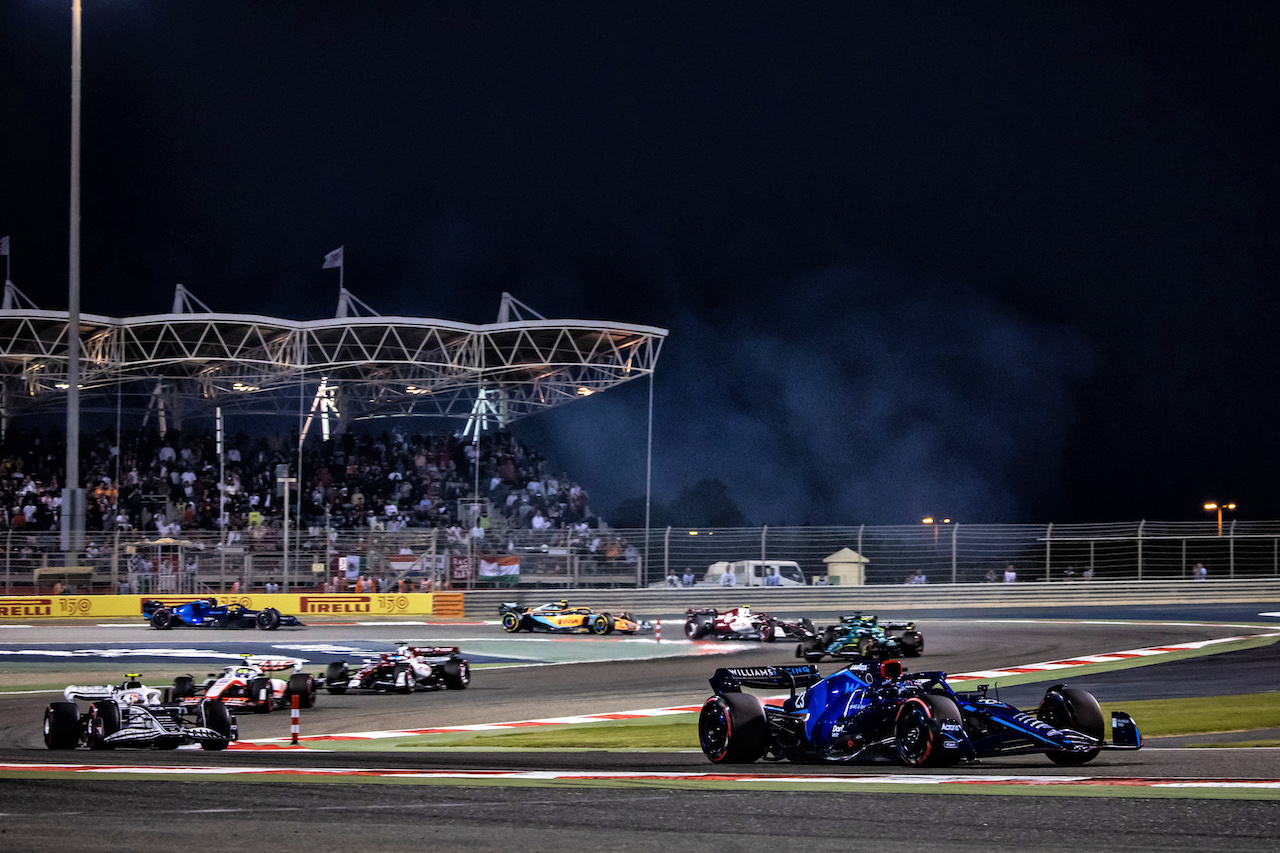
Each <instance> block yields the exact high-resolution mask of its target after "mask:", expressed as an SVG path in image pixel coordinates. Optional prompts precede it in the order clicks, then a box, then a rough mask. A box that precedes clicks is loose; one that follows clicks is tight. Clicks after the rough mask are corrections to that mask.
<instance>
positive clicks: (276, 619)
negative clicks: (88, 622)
mask: <svg viewBox="0 0 1280 853" xmlns="http://www.w3.org/2000/svg"><path fill="white" fill-rule="evenodd" d="M142 616H143V618H145V619H146V620H147V621H148V622H150V623H151V627H152V628H156V629H158V630H161V631H165V630H168V629H169V628H260V629H261V630H263V631H274V630H275V629H277V628H279V627H280V626H281V625H285V626H288V627H290V628H300V627H302V623H301V622H299V621H298V617H297V616H285V615H284V614H282V613H281V612H280V611H279V610H276V609H275V608H274V607H264V608H262V609H261V610H250V609H249V608H247V607H245V606H244V605H243V604H221V605H220V604H218V599H216V598H197V599H194V600H192V601H188V602H187V603H186V604H179V605H177V606H176V607H170V606H166V605H165V604H164V602H161V601H156V600H154V599H148V600H146V601H144V602H142Z"/></svg>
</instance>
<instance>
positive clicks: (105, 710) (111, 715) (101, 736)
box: [85, 702, 120, 749]
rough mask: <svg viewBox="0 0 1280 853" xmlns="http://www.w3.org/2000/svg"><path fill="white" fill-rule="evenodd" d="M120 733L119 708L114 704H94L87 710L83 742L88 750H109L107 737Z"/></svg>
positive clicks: (109, 745)
mask: <svg viewBox="0 0 1280 853" xmlns="http://www.w3.org/2000/svg"><path fill="white" fill-rule="evenodd" d="M118 731H120V706H119V705H117V704H116V703H115V702H94V703H93V707H91V708H90V709H89V724H88V726H87V728H86V729H85V742H86V743H87V744H88V745H89V748H90V749H111V748H112V744H109V743H107V737H108V736H109V735H113V734H115V733H116V732H118Z"/></svg>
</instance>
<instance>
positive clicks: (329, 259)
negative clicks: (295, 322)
mask: <svg viewBox="0 0 1280 853" xmlns="http://www.w3.org/2000/svg"><path fill="white" fill-rule="evenodd" d="M5 239H6V240H7V239H8V238H7V237H6V238H5ZM344 248H346V247H345V246H339V247H338V248H336V249H334V250H333V251H332V252H330V253H329V254H327V255H325V256H324V266H322V267H321V268H320V269H322V270H327V269H332V268H334V267H341V266H342V250H343V249H344Z"/></svg>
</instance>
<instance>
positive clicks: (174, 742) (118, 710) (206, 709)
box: [44, 674, 237, 750]
mask: <svg viewBox="0 0 1280 853" xmlns="http://www.w3.org/2000/svg"><path fill="white" fill-rule="evenodd" d="M139 677H140V676H138V675H136V674H129V675H126V676H125V680H124V682H122V683H121V684H119V685H110V684H107V685H71V686H70V687H68V688H67V689H66V690H64V691H62V695H63V698H64V700H65V701H62V702H50V703H49V707H48V708H46V709H45V712H44V743H45V746H47V747H48V748H49V749H75V748H76V747H80V746H85V747H88V748H89V749H115V748H116V747H133V748H140V749H148V748H150V749H177V748H178V747H179V746H182V745H184V744H191V743H198V744H200V748H201V749H209V750H219V749H226V748H227V746H228V745H230V744H231V742H232V741H234V740H236V737H237V727H236V718H235V717H234V716H233V715H232V714H231V712H230V711H229V710H227V706H226V705H224V704H223V703H221V702H219V701H218V700H216V699H209V700H206V701H204V702H201V703H200V704H199V705H198V706H196V707H194V708H184V707H183V706H182V705H180V704H176V703H172V702H166V701H165V700H166V699H168V698H169V697H168V696H167V695H166V694H167V693H168V691H167V690H160V689H158V688H155V687H147V686H145V685H144V684H143V683H142V682H141V681H139V680H138V678H139ZM80 702H87V703H88V710H87V711H83V712H82V711H81V710H80V705H79V703H80ZM188 714H191V715H193V716H194V718H195V719H194V721H188V719H187V716H188Z"/></svg>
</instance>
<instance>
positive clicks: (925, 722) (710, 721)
mask: <svg viewBox="0 0 1280 853" xmlns="http://www.w3.org/2000/svg"><path fill="white" fill-rule="evenodd" d="M711 686H712V689H713V690H714V691H715V695H714V696H712V697H711V698H709V699H707V701H706V702H705V703H704V704H703V706H702V712H701V714H700V715H699V718H698V738H699V741H700V742H701V746H702V751H703V753H704V754H705V755H706V756H707V758H709V759H711V761H713V762H715V763H717V764H749V763H751V762H753V761H756V760H758V759H761V758H764V759H766V760H769V761H781V760H784V759H786V760H790V761H798V762H805V763H811V762H818V761H838V762H844V761H900V762H902V763H903V764H907V765H911V766H914V767H926V766H939V765H947V764H957V763H959V762H961V761H974V760H977V759H981V758H987V757H990V756H997V755H1022V754H1027V753H1043V754H1044V755H1045V756H1047V757H1048V758H1049V760H1050V761H1052V762H1054V763H1056V764H1065V765H1079V764H1084V763H1086V762H1088V761H1091V760H1092V759H1093V758H1094V757H1095V756H1097V754H1098V753H1099V752H1100V751H1102V750H1104V749H1139V748H1140V747H1141V746H1142V736H1141V735H1140V734H1139V733H1138V727H1137V725H1136V724H1135V723H1134V722H1133V719H1132V718H1131V717H1130V716H1129V715H1128V714H1125V713H1123V712H1120V711H1113V712H1112V714H1111V732H1112V735H1111V738H1112V739H1111V741H1110V742H1108V741H1107V740H1106V733H1105V731H1104V728H1105V727H1104V723H1103V717H1102V709H1101V708H1100V707H1099V705H1098V700H1097V699H1095V698H1094V697H1093V695H1092V694H1090V693H1088V692H1086V691H1084V690H1079V689H1076V688H1072V687H1067V686H1066V685H1063V684H1055V685H1053V686H1052V687H1050V688H1049V689H1048V690H1046V691H1045V695H1044V699H1043V700H1041V702H1040V707H1039V708H1037V709H1036V711H1035V713H1033V714H1031V713H1026V712H1024V711H1019V710H1018V709H1017V708H1015V707H1013V706H1012V705H1010V704H1008V703H1006V702H1002V701H1000V699H998V698H996V697H994V696H990V695H988V689H987V686H986V685H981V686H980V687H979V688H978V689H977V690H976V691H973V692H960V693H957V692H955V691H953V690H952V689H951V687H950V685H948V684H947V680H946V674H945V673H942V672H921V673H907V672H905V671H904V670H903V669H902V664H901V663H899V662H898V661H896V660H893V661H884V662H883V663H874V662H862V663H855V664H851V665H850V666H847V667H845V668H844V669H841V670H839V671H837V672H835V673H833V674H831V675H829V676H827V677H826V678H823V677H822V676H821V674H820V673H819V672H818V668H817V667H816V666H814V665H812V664H803V665H801V664H797V665H794V666H763V667H728V668H723V669H717V670H716V672H715V675H714V676H712V678H711ZM743 687H750V688H757V689H764V690H777V689H789V690H790V693H791V695H790V697H789V698H787V699H786V700H785V701H784V702H783V703H782V705H781V706H774V705H765V704H764V703H762V702H761V701H760V700H759V699H758V698H756V697H755V696H752V695H750V694H747V693H743V692H742V688H743Z"/></svg>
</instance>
